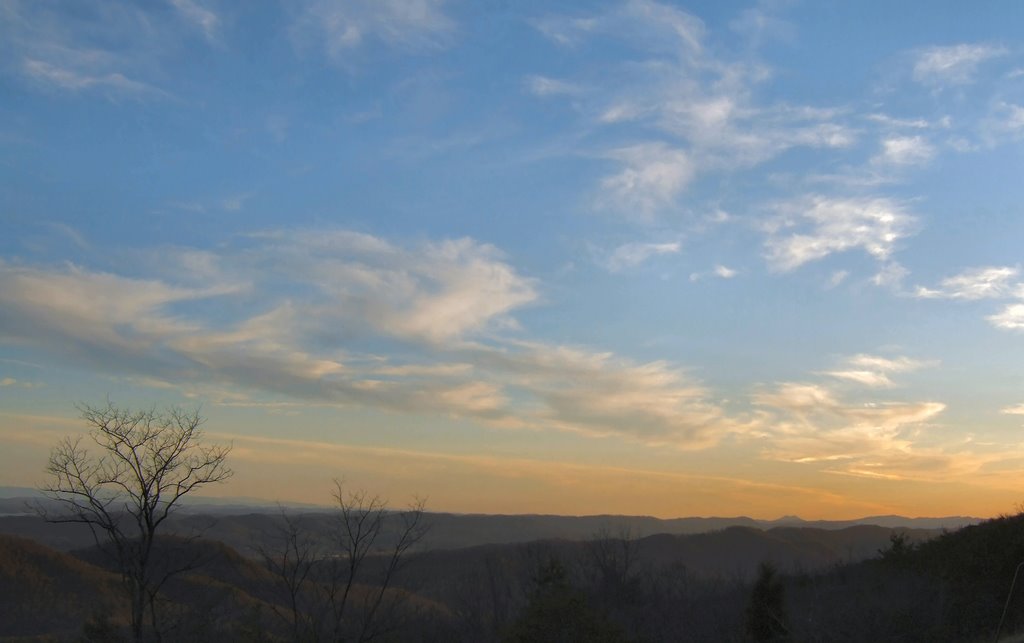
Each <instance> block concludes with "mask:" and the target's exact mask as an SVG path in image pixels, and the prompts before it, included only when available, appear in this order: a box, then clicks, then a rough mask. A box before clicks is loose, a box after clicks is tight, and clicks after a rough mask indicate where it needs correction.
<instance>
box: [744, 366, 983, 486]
mask: <svg viewBox="0 0 1024 643" xmlns="http://www.w3.org/2000/svg"><path fill="white" fill-rule="evenodd" d="M753 400H754V403H755V404H756V405H758V406H760V407H762V408H763V409H764V410H765V413H766V414H767V418H766V419H764V420H763V422H762V425H761V426H763V427H764V432H763V439H764V440H765V448H764V451H763V456H764V457H767V458H770V459H777V460H785V461H789V462H794V463H801V464H807V465H816V466H819V467H826V469H824V470H826V471H829V472H835V473H843V474H846V475H855V476H866V477H879V478H893V479H900V478H919V479H921V478H923V479H934V478H939V477H941V476H943V475H949V474H950V473H951V472H952V471H959V469H960V468H961V467H962V466H963V462H964V459H963V458H962V456H961V454H957V453H952V452H950V451H949V450H948V449H945V448H943V447H941V446H928V445H925V444H920V443H919V440H918V439H915V438H914V437H913V436H914V434H915V433H916V432H917V431H919V430H920V428H921V427H922V426H924V425H926V424H927V423H929V422H931V421H932V420H934V419H935V418H936V417H937V416H938V415H939V414H941V413H942V412H943V411H944V410H945V408H946V405H945V404H943V403H941V402H935V401H926V402H870V403H861V404H855V403H850V402H847V401H844V400H842V399H841V398H840V397H839V396H837V395H836V394H835V393H834V392H833V391H832V390H831V389H829V388H828V387H826V386H823V385H821V384H816V383H810V382H784V383H781V384H778V385H776V386H775V387H774V388H772V389H768V390H764V391H762V392H760V393H757V394H755V396H754V398H753Z"/></svg>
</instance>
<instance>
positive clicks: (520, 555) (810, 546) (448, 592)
mask: <svg viewBox="0 0 1024 643" xmlns="http://www.w3.org/2000/svg"><path fill="white" fill-rule="evenodd" d="M310 526H311V527H312V526H315V523H311V524H310ZM893 533H899V534H903V536H901V537H905V538H907V542H919V541H921V540H923V539H926V538H928V537H930V536H933V535H934V534H935V532H933V531H927V530H912V531H907V530H902V531H898V532H894V531H893V530H890V529H887V528H883V527H874V526H857V527H850V528H847V529H842V530H822V529H803V528H793V527H780V528H774V529H770V530H760V529H755V528H750V527H732V528H728V529H725V530H721V531H717V532H712V533H705V534H695V535H671V534H660V535H654V536H648V537H646V538H638V539H619V538H612V537H604V538H600V539H593V540H589V541H569V540H544V541H535V542H533V543H528V544H521V543H514V544H499V545H483V546H476V547H470V548H463V549H450V550H432V551H422V552H419V553H417V554H415V555H414V556H411V557H410V558H409V559H408V560H407V565H406V566H405V568H404V569H403V573H402V575H401V576H400V577H398V578H397V579H396V582H395V584H394V585H393V587H394V589H393V590H391V594H389V596H392V595H395V596H397V594H396V593H401V594H402V597H403V600H402V601H401V604H402V605H404V606H405V607H403V608H402V609H403V610H404V611H405V612H404V613H405V616H403V619H402V621H403V627H405V628H412V629H399V630H396V631H395V632H392V633H391V634H392V635H393V636H395V637H397V638H393V639H392V640H412V639H410V638H409V637H410V636H412V634H411V632H412V631H415V632H416V634H415V636H416V637H420V639H419V640H473V641H487V640H500V639H501V638H502V637H503V636H504V634H505V633H507V631H509V628H511V627H512V626H513V624H514V623H515V620H516V618H517V614H519V613H520V612H521V611H522V610H523V609H524V607H525V606H526V605H527V604H528V598H529V596H530V593H531V591H532V590H531V587H532V583H533V582H534V578H535V576H536V572H537V569H538V568H539V567H541V566H542V565H544V564H545V563H546V561H550V560H558V561H560V564H561V565H563V566H564V568H565V570H566V573H567V579H568V580H569V581H570V582H571V583H572V585H573V586H574V587H580V588H588V589H587V591H590V590H592V589H593V588H594V587H595V582H596V580H597V579H600V578H602V577H610V576H609V574H610V575H611V576H615V575H618V576H619V577H620V578H621V579H622V580H623V582H625V581H626V580H628V581H629V582H628V583H627V584H628V585H630V586H631V587H633V588H634V589H636V590H637V591H639V589H640V588H641V587H646V589H644V590H643V591H644V592H646V594H647V596H646V599H645V601H644V602H646V603H650V604H651V605H655V604H657V603H658V601H659V600H661V599H662V598H665V597H668V596H673V595H675V594H674V593H676V592H678V590H679V588H680V587H685V588H686V592H688V593H689V594H690V595H691V598H693V600H694V602H691V603H689V605H691V607H692V606H695V605H699V604H705V605H704V607H701V608H700V609H699V610H698V611H697V612H693V613H691V615H690V618H691V620H692V621H693V622H692V623H691V626H692V627H694V628H696V629H694V630H693V631H695V632H696V631H701V628H700V627H697V624H698V621H700V622H702V623H704V624H705V625H709V624H710V625H714V626H715V627H719V626H720V625H721V624H722V623H725V622H728V621H729V620H730V619H733V618H734V617H735V616H736V615H735V613H734V612H735V610H736V609H741V608H742V603H743V600H744V599H743V592H744V590H743V589H742V588H743V587H744V586H745V583H747V582H748V581H749V579H750V577H751V575H752V573H753V571H754V569H755V568H756V566H757V564H758V563H760V562H762V561H766V560H767V561H772V562H774V563H775V564H777V565H778V566H779V567H780V569H785V570H790V571H798V570H805V571H820V570H822V569H825V568H827V567H829V566H836V565H839V564H841V563H844V562H849V561H853V560H863V559H864V558H866V557H870V556H873V555H877V553H878V550H879V549H880V548H883V547H884V546H886V545H887V544H888V543H889V539H890V536H891V535H892V534H893ZM156 559H157V560H159V561H160V562H161V564H163V565H165V566H177V565H178V564H179V563H181V562H186V563H188V566H189V567H193V568H194V569H191V570H190V571H188V572H187V573H185V574H183V575H181V576H178V577H176V578H175V580H173V581H172V582H169V583H168V584H167V585H166V586H165V587H164V588H163V591H162V592H161V595H160V601H161V613H162V614H163V624H162V627H163V628H164V629H165V630H166V631H167V632H168V633H169V635H170V636H171V637H172V638H174V639H175V640H213V639H218V640H245V638H244V637H245V636H249V635H252V633H254V632H259V634H260V636H262V637H264V639H266V640H288V639H289V634H288V632H289V629H288V619H287V613H288V608H289V596H288V594H287V592H286V591H285V590H284V588H283V587H282V585H281V583H280V579H279V578H278V577H275V576H274V575H273V574H272V573H270V572H269V571H268V570H267V569H266V568H265V567H264V566H263V565H262V564H261V563H260V562H257V560H256V559H255V558H253V557H251V556H243V555H241V554H239V553H238V552H237V551H236V550H234V549H233V548H231V547H229V546H228V545H226V544H224V543H221V542H217V541H212V540H191V539H182V538H177V537H167V538H164V539H162V540H161V541H160V542H159V543H158V550H157V553H156ZM317 573H318V572H317V571H316V570H315V569H314V571H313V572H312V574H313V576H316V574H317ZM600 582H607V578H606V579H605V580H603V581H600ZM119 583H120V577H119V576H118V575H117V574H116V568H114V567H113V566H112V565H111V561H110V560H109V559H108V558H106V557H104V556H103V555H102V554H101V552H100V551H98V550H97V549H96V548H95V547H87V548H84V549H80V550H75V551H73V552H71V553H62V552H58V551H56V550H53V549H50V548H48V547H46V546H44V545H41V544H39V543H36V542H33V541H30V540H25V539H21V538H15V537H9V536H0V590H2V594H0V610H2V611H0V637H4V636H52V637H56V638H57V639H59V640H70V639H72V638H73V637H74V636H75V635H76V634H77V633H78V632H80V631H81V628H82V626H83V624H84V623H85V622H87V621H89V620H93V621H95V620H96V619H97V618H98V617H100V616H103V617H105V618H106V619H107V620H108V621H110V622H111V623H112V624H113V626H115V627H118V626H123V624H124V623H125V622H126V612H125V610H124V608H123V600H122V598H121V594H120V593H119V591H120V585H119ZM651 583H654V584H655V585H658V584H659V583H660V584H661V586H662V590H663V591H662V590H656V589H653V587H654V585H651V586H650V587H647V586H648V585H650V584H651ZM599 584H600V583H599ZM354 591H355V593H356V594H357V595H360V596H362V595H369V594H372V592H373V591H374V590H373V587H372V586H365V585H362V586H358V587H356V588H355V589H354ZM581 591H583V590H582V589H581ZM659 592H662V593H661V594H659ZM397 602H398V601H397V600H396V604H397ZM685 603H686V601H681V599H680V600H676V602H675V605H674V607H673V606H672V605H666V608H665V609H666V610H668V611H669V612H673V611H677V612H679V613H686V610H684V609H682V606H683V604H685ZM627 604H629V602H628V601H627ZM708 605H710V606H711V607H713V608H714V609H711V608H709V607H708ZM737 606H739V607H737ZM619 607H621V606H619ZM708 609H711V611H710V612H708V613H707V614H704V615H703V616H701V614H700V612H701V611H705V610H708ZM716 610H717V611H716ZM613 611H614V610H613ZM640 612H642V610H640V611H638V612H637V613H636V614H635V617H636V619H637V620H638V621H641V620H646V621H649V622H650V623H649V625H650V624H654V623H657V622H660V621H657V619H651V618H649V617H646V616H643V615H642V614H641V613H640ZM710 614H717V616H715V617H714V618H711V616H709V615H710ZM667 622H668V623H670V624H671V623H674V621H672V620H671V619H670V620H669V621H667ZM645 627H648V626H645ZM674 627H675V626H674V625H673V626H671V627H670V626H669V625H665V626H664V628H663V630H664V631H663V633H664V632H667V631H669V630H671V629H672V628H674ZM240 633H241V634H240ZM244 633H248V634H244ZM243 634H244V636H243ZM239 636H242V637H243V638H241V639H238V638H237V637H239ZM232 637H236V638H235V639H233V638H232ZM384 640H388V639H387V637H385V638H384ZM652 640H660V638H659V636H655V638H654V639H652Z"/></svg>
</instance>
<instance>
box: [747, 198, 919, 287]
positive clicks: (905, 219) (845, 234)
mask: <svg viewBox="0 0 1024 643" xmlns="http://www.w3.org/2000/svg"><path fill="white" fill-rule="evenodd" d="M778 210H779V211H780V215H779V216H777V217H776V218H774V219H772V220H770V221H769V222H768V224H767V226H766V228H767V231H768V233H769V236H768V239H767V241H766V243H765V246H766V249H767V258H768V262H769V264H770V265H771V266H772V267H773V268H774V269H776V270H780V271H783V272H786V271H790V270H794V269H796V268H799V267H800V266H802V265H804V264H806V263H809V262H812V261H817V260H819V259H823V258H824V257H827V256H828V255H830V254H833V253H837V252H846V251H849V250H855V249H860V250H863V251H864V252H866V253H867V254H869V255H870V256H872V257H874V258H875V259H878V260H879V261H884V260H886V259H888V258H889V256H890V255H891V254H892V252H893V250H894V249H895V247H896V244H897V242H898V241H899V240H900V239H903V238H905V237H907V236H909V235H910V234H912V232H913V230H914V228H915V226H916V223H917V219H916V218H915V217H914V216H913V215H911V214H909V213H908V212H907V210H906V207H905V206H904V205H903V204H902V203H899V202H897V201H893V200H891V199H887V198H882V197H877V198H830V197H826V196H820V195H812V196H808V197H804V198H802V199H798V200H795V201H791V202H789V203H785V204H782V205H781V206H779V208H778Z"/></svg>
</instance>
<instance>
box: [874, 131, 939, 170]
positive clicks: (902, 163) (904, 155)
mask: <svg viewBox="0 0 1024 643" xmlns="http://www.w3.org/2000/svg"><path fill="white" fill-rule="evenodd" d="M934 157H935V147H934V146H933V145H932V144H931V143H929V142H928V140H927V139H925V138H924V137H923V136H894V137H891V138H886V139H884V140H883V141H882V149H881V151H880V152H879V153H878V154H877V155H876V156H875V157H873V158H872V159H871V162H872V163H873V164H875V165H885V166H896V167H907V166H912V165H925V164H927V163H928V162H929V161H931V160H932V159H933V158H934Z"/></svg>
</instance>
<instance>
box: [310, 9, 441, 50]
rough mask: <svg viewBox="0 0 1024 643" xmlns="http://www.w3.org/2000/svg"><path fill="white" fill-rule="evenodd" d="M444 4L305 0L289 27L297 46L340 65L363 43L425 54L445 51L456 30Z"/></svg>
mask: <svg viewBox="0 0 1024 643" xmlns="http://www.w3.org/2000/svg"><path fill="white" fill-rule="evenodd" d="M444 5H445V2H444V0H351V1H348V2H334V1H332V0H310V1H309V2H306V3H305V5H304V6H303V8H302V10H301V13H300V14H299V16H298V18H297V19H296V21H295V22H294V24H293V25H292V28H291V32H292V37H293V39H294V40H295V42H296V44H297V45H298V46H299V47H300V48H308V47H314V48H317V49H322V50H323V51H324V52H325V53H326V54H327V56H328V57H329V58H331V59H332V60H334V61H336V62H344V61H345V59H346V53H347V52H351V51H353V50H354V49H356V48H358V47H360V46H363V45H365V44H366V43H368V42H373V41H376V42H380V43H383V44H385V45H387V46H389V47H397V48H400V49H405V50H411V51H425V50H432V49H438V48H441V47H444V46H445V45H446V44H447V43H448V42H449V41H450V39H451V37H452V36H453V34H454V33H455V31H456V24H455V21H454V20H452V18H451V17H449V16H448V14H446V13H445V12H444Z"/></svg>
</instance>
